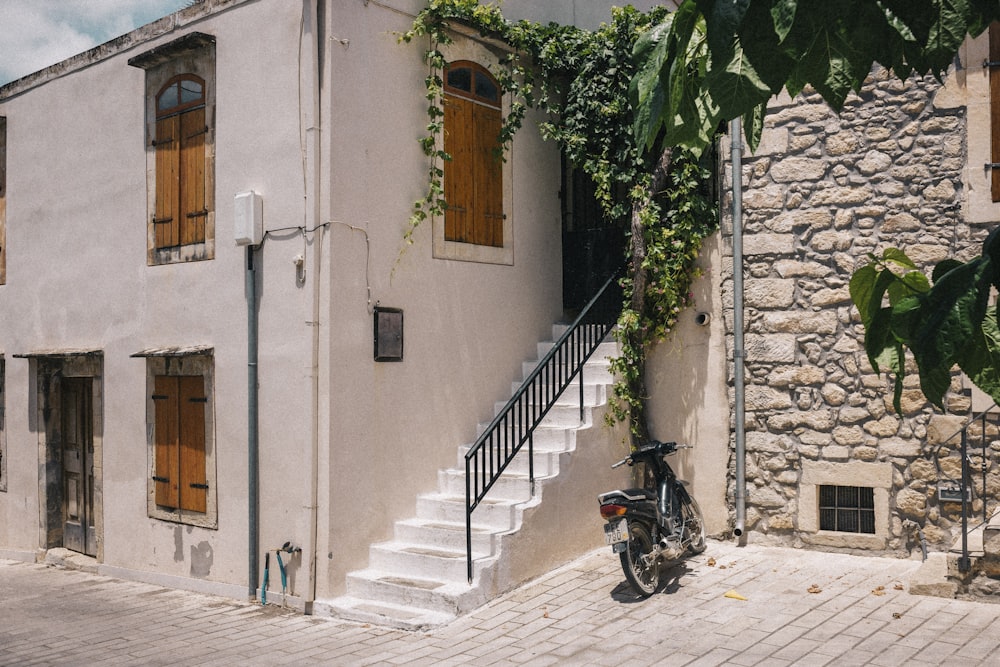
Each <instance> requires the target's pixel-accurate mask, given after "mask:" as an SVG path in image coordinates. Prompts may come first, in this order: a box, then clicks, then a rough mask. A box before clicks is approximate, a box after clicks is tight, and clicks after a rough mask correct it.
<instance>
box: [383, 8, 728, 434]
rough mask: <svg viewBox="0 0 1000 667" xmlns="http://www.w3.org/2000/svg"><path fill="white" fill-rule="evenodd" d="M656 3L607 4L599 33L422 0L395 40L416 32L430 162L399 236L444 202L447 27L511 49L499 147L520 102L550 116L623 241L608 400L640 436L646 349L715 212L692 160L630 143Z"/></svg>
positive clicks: (686, 282) (696, 159) (677, 300)
mask: <svg viewBox="0 0 1000 667" xmlns="http://www.w3.org/2000/svg"><path fill="white" fill-rule="evenodd" d="M665 15H666V10H665V9H663V8H658V9H654V10H652V11H650V12H648V13H643V12H639V11H638V10H636V9H635V8H633V7H631V6H628V7H624V8H614V9H612V15H611V21H610V22H609V23H607V24H602V25H601V27H600V28H598V29H597V30H593V31H590V30H582V29H580V28H576V27H574V26H563V25H558V24H554V23H549V24H547V25H542V24H539V23H533V22H529V21H517V22H512V21H508V20H507V19H506V18H504V16H503V14H502V13H501V11H500V9H499V7H498V6H496V5H494V4H486V5H480V4H479V3H478V2H477V0H429V2H428V3H427V6H426V7H425V8H424V9H423V10H422V11H421V12H420V13H419V15H418V16H417V17H416V19H415V20H414V22H413V25H412V27H411V29H410V30H409V31H407V32H406V33H404V34H403V35H402V36H401V37H400V40H401V41H402V42H405V43H411V42H413V41H414V40H416V39H418V38H424V37H426V38H427V40H428V47H427V50H426V51H425V53H424V58H425V61H426V62H427V64H428V69H429V72H428V75H427V78H426V90H427V92H426V97H427V104H428V106H427V116H428V124H427V134H426V135H425V136H424V137H422V138H421V139H420V142H421V146H422V148H423V150H424V152H425V153H426V155H427V156H428V158H429V168H428V174H427V176H428V187H427V192H426V194H425V195H424V196H423V197H422V198H421V199H419V200H418V201H416V202H415V203H414V206H413V212H412V215H411V217H410V220H409V224H408V226H407V229H406V232H405V240H406V242H407V243H412V242H413V234H414V232H415V231H416V230H417V229H418V228H419V227H420V225H421V224H422V223H423V222H425V221H426V220H427V219H428V218H432V217H436V216H441V215H443V214H444V210H445V208H446V207H447V202H446V201H445V199H444V188H443V184H442V179H443V176H444V169H443V164H444V161H445V160H448V159H450V157H449V156H448V155H447V153H445V152H444V150H443V141H442V132H443V130H444V111H443V93H444V85H443V80H442V72H443V70H444V66H445V64H446V60H445V56H444V54H443V52H442V50H441V47H442V46H444V45H447V44H450V43H451V42H452V36H451V35H452V33H451V32H450V31H449V24H450V23H451V22H458V23H460V24H462V25H464V26H468V27H471V28H473V29H475V30H478V31H479V33H480V34H481V35H482V36H484V37H487V38H491V39H495V40H499V41H501V42H503V43H506V44H507V45H509V46H510V47H511V49H510V51H509V52H507V53H505V55H503V57H502V58H501V60H500V65H499V67H498V68H497V69H496V70H495V71H493V75H494V76H495V77H496V78H497V80H498V81H499V82H500V86H501V88H502V89H503V91H504V93H505V94H507V95H509V96H510V97H509V99H510V104H509V110H508V113H507V115H506V117H505V119H504V123H503V126H502V130H501V134H500V141H501V145H502V146H504V148H505V149H506V148H507V147H509V145H510V141H511V139H512V138H513V136H514V134H515V133H516V132H517V131H518V130H519V129H520V127H521V125H522V122H523V120H524V117H525V112H526V110H527V109H528V108H535V109H539V110H541V111H543V112H545V113H547V114H548V118H549V120H548V121H546V122H544V123H542V124H541V126H540V130H541V132H542V136H543V137H545V138H546V139H549V140H552V141H555V142H556V143H557V144H558V145H559V147H560V149H561V150H562V152H563V154H564V155H565V156H566V159H567V161H568V162H569V163H570V164H571V165H572V166H573V167H574V168H576V169H581V170H583V172H584V173H585V174H586V175H587V176H589V177H590V179H591V180H592V181H593V183H594V186H595V191H596V198H597V201H598V203H599V204H600V207H601V210H602V211H603V213H604V216H605V218H606V219H607V221H608V222H609V223H611V224H612V225H615V226H616V227H618V228H620V229H621V230H622V234H623V235H627V236H628V237H629V242H628V244H627V247H628V256H627V257H625V258H623V261H624V262H625V263H626V271H625V276H624V277H623V279H622V287H623V289H624V302H625V303H624V309H623V311H622V314H621V316H620V318H619V321H618V327H617V330H616V336H617V337H618V341H619V344H620V347H621V355H620V356H619V357H618V358H617V359H615V360H614V361H613V362H612V370H613V371H614V372H615V374H616V383H615V395H614V400H613V401H612V410H611V412H610V414H609V420H610V421H615V420H621V421H625V420H627V421H628V422H629V424H630V428H631V431H632V435H633V442H644V441H645V440H647V439H648V437H649V432H648V427H647V424H646V417H645V411H644V406H645V400H646V397H647V396H646V390H645V383H644V373H645V359H646V352H647V349H648V348H649V346H650V345H652V344H654V343H655V342H656V341H659V340H661V339H663V338H664V337H665V336H667V335H668V334H669V333H670V331H671V330H672V329H673V327H674V326H675V324H676V322H677V318H678V315H679V314H680V312H681V310H682V309H683V308H684V307H685V306H687V305H689V304H690V299H691V296H690V287H691V281H692V279H693V278H694V277H695V276H696V274H697V270H696V268H695V259H696V258H697V256H698V252H699V250H700V248H701V244H702V241H703V239H704V238H705V237H706V236H707V235H708V234H710V233H711V232H712V231H714V229H715V226H716V223H717V216H716V214H715V211H714V206H713V202H712V196H711V192H710V191H709V188H708V187H707V186H706V184H707V183H708V182H709V180H710V179H709V176H710V172H709V170H708V168H707V167H706V165H705V162H704V159H702V157H700V156H698V155H695V154H693V153H690V152H687V151H684V150H681V149H674V148H667V149H665V150H663V151H661V152H651V151H649V150H647V148H646V146H642V145H638V144H637V143H636V140H635V138H634V132H633V128H634V125H635V117H634V113H633V106H632V104H631V103H630V101H629V86H630V82H631V80H632V78H633V75H634V74H635V65H634V64H633V55H632V54H633V49H634V47H635V44H636V41H637V39H638V38H639V36H640V35H641V34H642V33H643V32H644V31H646V30H648V29H649V28H650V27H652V26H655V25H657V24H658V23H659V22H661V21H662V20H663V19H664V17H665Z"/></svg>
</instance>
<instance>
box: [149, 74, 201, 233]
mask: <svg viewBox="0 0 1000 667" xmlns="http://www.w3.org/2000/svg"><path fill="white" fill-rule="evenodd" d="M207 132H208V126H207V124H206V122H205V81H204V80H203V79H202V78H201V77H198V76H195V75H194V74H179V75H177V76H175V77H173V78H172V79H170V80H169V81H167V83H166V84H164V86H163V87H162V88H161V89H160V92H158V93H157V94H156V139H155V140H154V146H155V147H156V211H155V213H154V215H153V233H154V236H155V239H154V244H155V247H156V249H158V250H159V249H163V248H175V247H178V246H186V245H192V244H196V243H204V242H205V222H206V220H207V218H208V209H207V207H206V200H205V134H206V133H207Z"/></svg>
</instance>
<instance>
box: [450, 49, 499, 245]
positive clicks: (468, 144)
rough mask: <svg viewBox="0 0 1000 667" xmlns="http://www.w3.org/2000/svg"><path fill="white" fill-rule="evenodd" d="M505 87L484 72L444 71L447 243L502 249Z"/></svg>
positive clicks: (477, 68) (468, 66) (467, 66)
mask: <svg viewBox="0 0 1000 667" xmlns="http://www.w3.org/2000/svg"><path fill="white" fill-rule="evenodd" d="M501 124H502V122H501V115H500V86H499V85H498V84H497V81H496V79H495V78H493V75H491V74H490V73H489V72H488V71H487V70H486V69H485V68H484V67H482V66H481V65H477V64H476V63H473V62H468V61H457V62H453V63H450V64H449V65H447V66H446V67H445V84H444V150H445V152H446V153H448V155H450V156H451V160H446V161H445V164H444V197H445V201H446V202H447V203H448V207H447V209H446V210H445V216H444V219H445V231H444V236H445V240H446V241H456V242H459V243H473V244H477V245H485V246H495V247H502V246H503V170H502V160H501V156H500V150H501V146H500V128H501Z"/></svg>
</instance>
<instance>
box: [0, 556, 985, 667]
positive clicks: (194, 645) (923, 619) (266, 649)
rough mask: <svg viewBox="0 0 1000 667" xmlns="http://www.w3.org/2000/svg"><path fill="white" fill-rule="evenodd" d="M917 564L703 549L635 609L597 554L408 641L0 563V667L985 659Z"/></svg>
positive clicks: (955, 603) (971, 630)
mask: <svg viewBox="0 0 1000 667" xmlns="http://www.w3.org/2000/svg"><path fill="white" fill-rule="evenodd" d="M919 565H920V563H919V562H916V561H911V560H899V559H892V558H873V557H860V556H850V555H845V554H830V553H823V552H816V551H803V550H796V549H782V548H774V547H762V546H754V545H749V546H745V547H738V546H736V545H734V544H732V543H724V542H712V541H710V542H709V549H708V550H707V551H706V552H705V553H704V554H702V555H700V556H697V557H694V558H691V559H689V560H687V561H685V562H684V563H682V564H680V565H678V566H675V567H674V568H672V569H671V570H670V571H669V572H668V584H667V585H666V586H665V589H664V590H663V592H662V593H658V594H656V595H654V596H652V597H651V598H649V599H646V600H637V599H635V598H634V597H632V596H630V594H629V593H628V589H627V587H626V586H625V583H624V577H623V576H622V573H621V570H620V568H619V565H618V559H617V557H615V556H614V555H612V554H611V552H610V550H609V549H607V550H606V549H601V550H599V551H595V552H593V553H591V554H588V555H587V556H585V557H583V558H581V559H579V560H577V561H575V562H573V563H571V564H570V565H568V566H565V567H562V568H560V569H558V570H555V571H553V572H550V573H549V574H547V575H546V576H543V577H541V578H539V579H538V580H536V581H533V582H531V583H529V584H527V585H525V586H523V587H521V588H520V589H518V590H515V591H513V592H511V593H509V594H507V595H504V596H502V597H500V598H498V599H496V600H494V601H493V602H492V603H490V604H489V605H487V606H485V607H483V608H482V609H479V610H478V611H476V612H474V613H472V614H470V615H469V616H466V617H463V618H461V619H458V620H456V621H454V622H453V623H451V624H449V625H447V626H445V627H441V628H438V629H435V630H433V631H430V632H424V633H412V632H405V631H400V630H391V629H387V628H380V627H375V626H368V625H359V624H356V623H348V622H344V621H340V620H337V619H331V618H320V617H312V616H303V615H301V614H299V613H297V612H293V611H290V610H285V609H281V608H280V607H278V606H274V605H269V606H267V607H261V606H260V605H255V604H251V603H246V602H239V601H234V600H229V599H224V598H217V597H211V596H206V595H200V594H196V593H189V592H184V591H177V590H171V589H165V588H160V587H157V586H152V585H148V584H143V583H137V582H132V581H122V580H117V579H110V578H107V577H102V576H98V575H94V574H88V573H85V572H81V571H78V570H65V569H57V568H52V567H47V566H45V565H36V564H27V563H18V562H14V561H3V560H0V665H220V666H221V665H240V666H249V665H555V664H559V665H563V664H565V665H653V664H657V665H697V666H702V665H704V666H708V665H758V664H759V665H767V666H768V667H771V666H774V665H810V666H811V665H827V664H829V665H837V666H838V667H840V666H841V665H881V666H892V665H903V664H906V665H952V664H960V665H963V666H964V665H976V664H990V665H996V664H1000V605H997V604H990V603H986V602H975V601H965V600H950V599H943V598H933V597H921V596H914V595H910V594H909V593H908V592H906V585H907V581H908V579H909V576H910V575H911V574H912V573H913V571H914V570H915V569H916V568H917V567H918V566H919ZM728 592H735V593H737V594H738V595H740V596H742V597H744V598H746V599H745V600H740V599H735V598H733V597H727V596H726V593H728Z"/></svg>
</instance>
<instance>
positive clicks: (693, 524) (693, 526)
mask: <svg viewBox="0 0 1000 667" xmlns="http://www.w3.org/2000/svg"><path fill="white" fill-rule="evenodd" d="M681 516H682V517H683V519H684V541H685V542H687V545H688V550H689V551H690V552H691V553H693V554H700V553H701V552H702V551H704V550H705V546H706V545H705V520H704V519H702V517H701V508H700V507H698V501H696V500H695V499H694V498H691V497H688V498H687V500H685V501H684V503H683V504H682V505H681Z"/></svg>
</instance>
